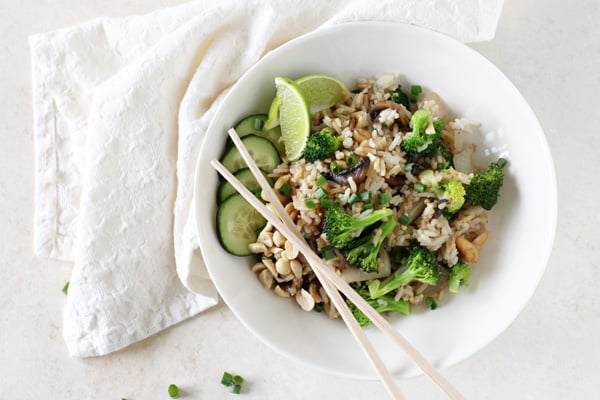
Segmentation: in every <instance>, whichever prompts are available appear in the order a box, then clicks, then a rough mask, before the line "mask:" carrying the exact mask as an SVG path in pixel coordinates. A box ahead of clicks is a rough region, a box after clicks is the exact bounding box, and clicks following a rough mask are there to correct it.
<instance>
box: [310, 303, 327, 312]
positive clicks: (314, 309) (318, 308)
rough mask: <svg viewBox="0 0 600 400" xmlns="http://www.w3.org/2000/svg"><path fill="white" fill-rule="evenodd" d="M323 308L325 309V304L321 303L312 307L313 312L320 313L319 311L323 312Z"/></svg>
mask: <svg viewBox="0 0 600 400" xmlns="http://www.w3.org/2000/svg"><path fill="white" fill-rule="evenodd" d="M323 308H325V303H323V302H322V301H321V302H319V303H315V306H314V307H313V311H316V312H321V311H323Z"/></svg>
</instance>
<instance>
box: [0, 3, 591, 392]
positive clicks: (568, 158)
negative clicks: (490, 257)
mask: <svg viewBox="0 0 600 400" xmlns="http://www.w3.org/2000/svg"><path fill="white" fill-rule="evenodd" d="M181 2H182V0H143V1H142V0H105V1H100V0H87V1H81V0H0V51H1V56H0V135H1V136H0V139H1V141H0V143H1V145H0V165H1V168H0V218H1V219H0V238H1V240H2V245H1V247H0V249H1V250H0V277H1V278H0V399H21V400H23V399H121V398H127V399H128V400H141V399H168V396H167V386H168V385H169V384H170V383H176V384H177V385H179V387H180V388H181V389H182V391H183V392H184V395H185V397H183V398H189V399H228V398H237V397H235V395H232V394H229V393H228V392H227V389H226V388H225V387H223V386H222V385H221V384H220V378H221V374H222V372H223V371H224V370H230V371H232V372H236V373H239V374H242V375H243V376H244V377H245V378H246V379H247V383H245V384H244V390H243V391H244V393H243V395H242V396H241V397H239V398H247V399H384V398H387V397H386V394H385V391H384V389H383V387H382V386H381V384H380V383H378V382H375V381H353V380H348V379H341V378H337V377H333V376H328V375H324V374H322V373H320V372H315V371H314V370H312V369H306V368H305V367H304V366H302V365H299V364H296V363H295V362H293V361H290V360H288V359H285V358H283V357H282V356H280V355H279V354H277V353H275V352H273V351H272V350H271V349H269V348H268V347H267V346H265V345H264V344H262V343H261V342H259V341H258V340H257V339H256V338H255V337H253V336H252V335H251V334H250V333H249V332H248V331H247V330H246V329H245V328H244V327H242V325H241V324H240V323H239V322H238V321H237V320H236V319H235V317H234V316H233V314H232V313H231V312H230V311H229V310H228V309H227V307H226V306H225V305H224V304H223V303H221V304H220V305H219V306H217V307H215V308H213V309H211V310H209V311H208V312H205V313H203V314H201V315H199V316H198V317H196V318H193V319H191V320H188V321H186V322H183V323H181V324H179V325H177V326H175V327H172V328H170V329H168V330H166V331H164V332H162V333H160V334H158V335H156V336H153V337H151V338H149V339H146V340H144V341H142V342H140V343H137V344H134V345H132V346H130V347H129V348H127V349H125V350H123V351H120V352H117V353H115V354H111V355H108V356H104V357H99V358H91V359H71V358H70V357H69V356H68V354H67V350H66V347H65V345H64V343H63V338H62V330H61V324H62V311H63V306H64V303H65V297H64V295H63V293H62V292H61V288H62V286H63V284H64V283H65V282H66V281H67V280H68V279H69V274H70V271H71V265H70V264H68V263H59V262H54V261H51V260H47V259H41V258H37V257H35V256H34V255H33V254H32V247H33V246H32V242H33V239H32V237H33V232H32V231H33V222H32V214H33V182H34V175H33V171H34V169H33V166H34V157H33V154H34V153H33V132H32V108H31V79H30V59H29V49H28V46H27V36H28V35H29V34H32V33H38V32H43V31H48V30H53V29H57V28H61V27H65V26H68V25H71V24H74V23H78V22H82V21H84V20H87V19H91V18H94V17H97V16H102V15H109V16H125V15H130V14H138V13H145V12H148V11H151V10H154V9H156V8H158V7H161V6H167V5H175V4H178V3H181ZM598 21H600V3H598V2H597V1H596V0H588V1H573V2H566V1H564V0H550V1H543V0H537V1H536V0H522V1H519V0H506V1H505V6H504V11H503V14H502V17H501V19H500V23H499V26H498V31H497V34H496V38H495V39H494V40H493V41H490V42H486V43H480V44H475V45H472V47H473V48H475V49H476V50H477V51H479V52H480V53H482V54H483V55H484V56H486V57H487V58H489V59H490V60H491V61H492V62H494V63H495V64H496V65H497V66H498V67H499V68H500V69H501V70H502V71H504V73H505V74H506V75H507V76H508V77H509V78H510V79H511V80H512V81H513V82H514V84H515V85H516V86H517V87H518V88H519V89H520V91H521V92H522V94H523V95H524V96H525V98H526V99H527V101H528V102H529V103H530V105H531V106H532V108H533V110H534V111H535V112H536V114H537V116H538V118H539V120H540V122H541V124H542V126H543V128H544V130H545V133H546V137H547V139H548V142H549V144H550V148H551V151H552V154H553V157H554V162H555V166H556V171H557V179H558V194H559V218H558V228H557V232H556V240H555V245H554V250H553V252H552V255H551V257H550V261H549V264H548V267H547V270H546V273H545V275H544V277H543V279H542V281H541V283H540V285H539V287H538V289H537V291H536V293H535V294H534V296H533V298H532V299H531V301H530V302H529V304H528V305H527V307H526V308H525V310H524V311H523V312H522V313H521V314H520V315H519V316H518V318H517V319H516V320H515V321H514V323H513V324H512V325H511V326H510V327H509V328H508V329H507V330H506V331H505V332H504V333H503V334H502V335H500V337H498V338H497V339H496V340H495V341H493V342H492V343H491V344H490V345H488V346H487V347H486V348H484V349H483V350H482V351H480V352H478V353H477V354H476V355H474V356H472V357H470V358H469V359H467V360H465V361H463V362H461V363H459V364H458V365H456V366H454V367H452V368H448V369H446V370H443V373H444V375H445V376H446V377H447V378H448V379H449V380H450V381H451V382H453V383H454V384H455V385H456V386H458V387H459V388H460V389H461V390H462V391H463V392H464V393H465V394H466V396H467V398H469V399H528V400H529V399H543V400H548V399H598V398H600V296H599V294H600V291H599V290H598V285H596V282H595V278H596V276H595V275H594V274H597V273H600V244H599V241H600V229H599V226H600V212H599V211H598V209H597V208H596V204H597V202H598V201H599V200H600V184H599V183H598V182H597V179H598V178H597V175H596V174H597V173H598V170H600V156H599V154H600V129H599V125H600V118H599V115H600V103H599V101H598V100H597V99H598V96H599V93H600V24H599V23H598ZM540 201H544V199H540ZM531 245H532V246H535V238H531ZM507 291H510V288H507ZM400 384H401V387H402V389H403V391H404V392H405V393H406V394H407V396H408V398H410V399H443V398H445V397H444V396H443V395H442V394H441V393H440V392H439V391H438V389H437V388H436V387H434V386H433V385H432V384H431V383H430V381H429V380H428V379H426V378H424V377H418V378H413V379H409V380H403V381H401V382H400ZM232 396H234V397H232Z"/></svg>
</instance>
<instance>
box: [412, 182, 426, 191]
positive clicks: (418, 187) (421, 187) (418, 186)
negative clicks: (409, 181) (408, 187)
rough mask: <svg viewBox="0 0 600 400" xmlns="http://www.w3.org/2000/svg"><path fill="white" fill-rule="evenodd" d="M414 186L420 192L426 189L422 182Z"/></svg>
mask: <svg viewBox="0 0 600 400" xmlns="http://www.w3.org/2000/svg"><path fill="white" fill-rule="evenodd" d="M414 188H415V190H416V191H417V192H419V193H423V192H424V191H425V185H423V184H422V183H421V182H417V183H415V185H414Z"/></svg>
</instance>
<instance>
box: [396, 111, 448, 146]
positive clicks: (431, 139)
mask: <svg viewBox="0 0 600 400" xmlns="http://www.w3.org/2000/svg"><path fill="white" fill-rule="evenodd" d="M430 117H431V112H430V111H429V110H423V109H421V110H417V111H415V113H414V114H413V115H412V117H411V119H410V123H409V125H410V127H411V128H412V129H413V130H412V133H411V134H410V135H409V136H408V137H406V138H404V140H403V141H402V144H401V146H402V149H403V150H404V151H406V152H407V153H408V154H409V155H413V156H414V155H420V156H427V155H430V154H431V153H432V152H433V151H434V150H436V149H437V147H438V145H439V143H440V139H441V137H442V129H444V121H443V120H441V119H436V120H434V121H433V122H432V124H433V127H434V130H435V131H434V132H432V133H428V132H426V131H425V129H426V128H427V125H428V122H429V118H430Z"/></svg>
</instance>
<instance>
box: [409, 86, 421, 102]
mask: <svg viewBox="0 0 600 400" xmlns="http://www.w3.org/2000/svg"><path fill="white" fill-rule="evenodd" d="M422 91H423V89H422V88H421V86H419V85H412V86H411V87H410V102H411V103H416V102H417V100H418V99H419V94H421V92H422Z"/></svg>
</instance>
